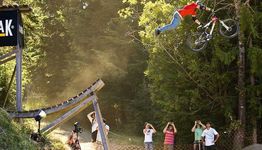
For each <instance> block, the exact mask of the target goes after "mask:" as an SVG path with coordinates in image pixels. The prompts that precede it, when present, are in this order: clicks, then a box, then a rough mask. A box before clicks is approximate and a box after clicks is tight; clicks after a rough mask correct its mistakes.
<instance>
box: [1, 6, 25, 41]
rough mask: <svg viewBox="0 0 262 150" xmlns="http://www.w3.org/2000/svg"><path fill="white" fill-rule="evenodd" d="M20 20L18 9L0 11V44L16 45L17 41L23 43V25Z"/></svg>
mask: <svg viewBox="0 0 262 150" xmlns="http://www.w3.org/2000/svg"><path fill="white" fill-rule="evenodd" d="M21 22H22V18H21V14H20V12H19V10H16V9H13V10H2V11H0V46H16V45H17V44H18V43H17V42H19V44H20V45H21V44H22V45H23V40H22V34H23V26H22V23H21ZM19 31H20V33H19ZM22 45H21V46H22Z"/></svg>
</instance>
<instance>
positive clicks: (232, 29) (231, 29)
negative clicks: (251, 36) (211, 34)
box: [219, 19, 239, 38]
mask: <svg viewBox="0 0 262 150" xmlns="http://www.w3.org/2000/svg"><path fill="white" fill-rule="evenodd" d="M222 22H223V23H224V25H223V23H220V26H219V32H220V34H221V35H222V36H224V37H226V38H233V37H235V36H237V35H238V32H239V26H238V23H237V22H236V21H235V20H233V19H225V20H223V21H222ZM227 27H228V28H227Z"/></svg>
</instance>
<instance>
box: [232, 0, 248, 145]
mask: <svg viewBox="0 0 262 150" xmlns="http://www.w3.org/2000/svg"><path fill="white" fill-rule="evenodd" d="M234 3H235V10H236V17H237V20H238V21H239V20H240V9H241V0H234ZM240 28H241V26H240ZM238 48H239V60H238V90H239V94H238V96H239V97H238V119H239V121H240V127H239V129H238V130H237V133H236V134H235V140H236V142H237V143H238V144H237V143H235V144H234V149H241V148H242V147H243V146H244V136H245V135H244V133H245V125H246V115H245V114H246V90H245V70H246V69H245V47H244V33H243V32H241V29H240V31H239V35H238Z"/></svg>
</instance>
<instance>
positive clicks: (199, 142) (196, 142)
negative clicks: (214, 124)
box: [194, 140, 202, 144]
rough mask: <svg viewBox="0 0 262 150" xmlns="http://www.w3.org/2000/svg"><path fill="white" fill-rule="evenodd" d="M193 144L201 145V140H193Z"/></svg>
mask: <svg viewBox="0 0 262 150" xmlns="http://www.w3.org/2000/svg"><path fill="white" fill-rule="evenodd" d="M194 144H202V140H195V141H194Z"/></svg>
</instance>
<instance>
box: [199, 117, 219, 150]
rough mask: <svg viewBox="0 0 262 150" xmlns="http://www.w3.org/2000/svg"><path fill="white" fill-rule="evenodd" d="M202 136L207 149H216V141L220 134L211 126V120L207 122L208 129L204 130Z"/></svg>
mask: <svg viewBox="0 0 262 150" xmlns="http://www.w3.org/2000/svg"><path fill="white" fill-rule="evenodd" d="M201 137H202V140H203V143H204V145H205V150H214V149H215V143H216V142H217V140H218V138H219V134H218V133H217V131H216V130H215V129H214V128H211V124H210V122H207V123H206V129H205V130H204V131H203V133H202V135H201Z"/></svg>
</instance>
